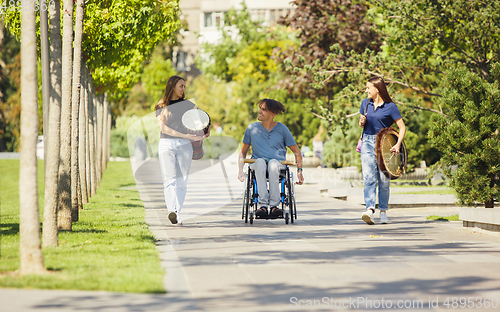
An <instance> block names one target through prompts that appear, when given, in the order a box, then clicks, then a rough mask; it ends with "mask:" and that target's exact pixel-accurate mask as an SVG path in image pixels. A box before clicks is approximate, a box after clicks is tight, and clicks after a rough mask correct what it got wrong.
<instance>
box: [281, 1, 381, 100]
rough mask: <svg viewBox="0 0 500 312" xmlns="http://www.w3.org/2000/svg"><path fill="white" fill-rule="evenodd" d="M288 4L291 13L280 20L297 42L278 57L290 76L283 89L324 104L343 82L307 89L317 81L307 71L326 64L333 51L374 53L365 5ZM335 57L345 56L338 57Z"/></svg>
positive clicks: (376, 42) (376, 37) (374, 42)
mask: <svg viewBox="0 0 500 312" xmlns="http://www.w3.org/2000/svg"><path fill="white" fill-rule="evenodd" d="M292 4H293V5H294V6H296V10H295V13H294V14H293V15H288V16H287V17H286V18H284V19H283V20H282V24H283V25H285V26H289V27H291V28H292V29H297V31H298V33H297V37H298V39H299V40H300V43H299V44H298V45H297V46H292V47H289V48H288V49H285V50H283V51H282V52H281V53H280V54H279V57H278V60H279V61H284V62H285V64H286V65H287V66H286V67H285V68H284V69H285V70H286V72H287V73H289V74H291V75H293V76H292V81H293V83H291V84H287V86H288V87H289V88H290V89H291V90H293V91H294V92H296V93H299V94H302V95H307V96H312V97H314V98H318V97H324V99H323V100H326V101H328V100H330V99H331V97H332V96H333V95H334V94H335V93H337V92H338V91H339V88H343V87H344V85H345V82H343V81H342V79H338V80H337V81H324V80H323V81H324V82H323V83H324V86H323V87H322V88H310V87H309V85H310V84H311V83H316V82H318V81H317V80H316V77H315V75H314V71H309V70H307V69H311V68H312V67H313V66H315V65H318V64H322V63H323V62H328V61H329V60H327V59H328V58H329V54H330V53H331V52H332V51H333V49H339V50H341V51H346V52H347V51H349V52H350V53H356V54H360V53H363V52H364V51H365V50H366V49H370V50H372V51H378V47H379V46H380V42H379V35H378V34H377V33H376V32H375V30H374V28H373V27H372V26H373V23H372V22H371V21H369V20H368V19H367V17H366V13H367V10H368V4H367V2H366V1H352V0H333V1H332V0H295V1H292ZM337 58H338V59H339V60H340V59H343V58H345V57H344V56H343V55H340V54H339V55H338V56H337ZM300 68H304V69H306V70H305V71H302V70H300Z"/></svg>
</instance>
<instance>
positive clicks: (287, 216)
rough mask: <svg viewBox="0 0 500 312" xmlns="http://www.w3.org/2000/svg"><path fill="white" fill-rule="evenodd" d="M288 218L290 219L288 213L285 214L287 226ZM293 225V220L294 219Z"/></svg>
mask: <svg viewBox="0 0 500 312" xmlns="http://www.w3.org/2000/svg"><path fill="white" fill-rule="evenodd" d="M288 218H289V215H288V212H285V224H288ZM292 223H293V218H292Z"/></svg>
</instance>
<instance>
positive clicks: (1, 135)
mask: <svg viewBox="0 0 500 312" xmlns="http://www.w3.org/2000/svg"><path fill="white" fill-rule="evenodd" d="M20 49H21V46H20V43H19V41H18V40H16V38H15V37H14V36H12V35H11V34H10V32H8V31H6V29H5V28H4V27H3V24H2V22H0V151H4V150H6V151H17V149H18V147H19V135H20V132H19V123H20V114H21V101H20V95H21V93H20V88H19V85H20V77H21V76H20V75H21V60H20V56H19V51H20Z"/></svg>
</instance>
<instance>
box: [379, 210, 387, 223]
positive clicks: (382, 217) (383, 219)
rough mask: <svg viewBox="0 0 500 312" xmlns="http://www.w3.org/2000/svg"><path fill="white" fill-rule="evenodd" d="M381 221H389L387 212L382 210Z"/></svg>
mask: <svg viewBox="0 0 500 312" xmlns="http://www.w3.org/2000/svg"><path fill="white" fill-rule="evenodd" d="M380 223H382V224H387V223H389V219H388V218H387V213H386V212H385V211H381V212H380Z"/></svg>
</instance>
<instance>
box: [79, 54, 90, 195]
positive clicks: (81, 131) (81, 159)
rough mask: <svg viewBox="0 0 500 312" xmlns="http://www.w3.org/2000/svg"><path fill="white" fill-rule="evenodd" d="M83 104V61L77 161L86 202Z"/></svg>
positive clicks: (85, 91) (84, 76)
mask: <svg viewBox="0 0 500 312" xmlns="http://www.w3.org/2000/svg"><path fill="white" fill-rule="evenodd" d="M85 105H87V73H86V72H85V63H84V62H83V63H82V88H81V93H80V111H79V114H80V118H79V119H80V120H79V143H78V163H79V169H80V170H79V173H80V187H81V195H82V203H83V204H87V203H88V202H89V199H88V196H87V195H88V194H87V173H86V169H85V166H86V164H85V158H86V154H87V152H86V150H87V146H86V144H85V140H86V137H87V129H86V126H85V125H86V120H87V117H86V116H85Z"/></svg>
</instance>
